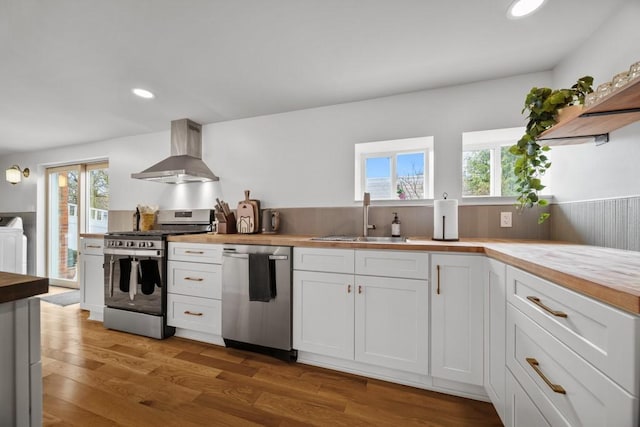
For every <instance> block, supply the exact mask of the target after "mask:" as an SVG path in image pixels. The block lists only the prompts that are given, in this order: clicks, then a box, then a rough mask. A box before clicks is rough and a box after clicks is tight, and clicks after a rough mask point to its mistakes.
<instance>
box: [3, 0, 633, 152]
mask: <svg viewBox="0 0 640 427" xmlns="http://www.w3.org/2000/svg"><path fill="white" fill-rule="evenodd" d="M624 1H625V0H607V1H602V0H547V2H546V3H545V5H544V6H543V7H542V9H541V10H539V11H538V12H536V13H535V14H534V15H532V16H530V17H528V18H526V19H519V20H510V19H507V18H506V14H505V13H506V10H507V7H508V6H509V3H510V0H491V1H486V0H485V1H477V0H476V1H474V0H447V1H443V0H440V1H436V0H269V1H264V0H135V1H132V0H110V1H100V0H56V1H50V0H0V58H2V66H0V154H6V153H11V152H18V151H32V150H40V149H44V148H49V147H55V146H61V145H70V144H77V143H84V142H91V141H100V140H105V139H109V138H115V137H120V136H127V135H138V134H143V133H148V132H156V131H162V130H167V129H169V126H170V121H171V120H174V119H179V118H184V117H188V118H191V119H193V120H195V121H197V122H200V123H203V124H206V123H213V122H218V121H225V120H233V119H239V118H245V117H252V116H258V115H264V114H272V113H280V112H286V111H292V110H299V109H304V108H311V107H318V106H323V105H332V104H338V103H344V102H350V101H357V100H363V99H370V98H376V97H381V96H387V95H392V94H398V93H403V92H410V91H416V90H421V89H429V88H435V87H442V86H448V85H455V84H461V83H467V82H473V81H479V80H486V79H492V78H498V77H503V76H509V75H515V74H521V73H528V72H533V71H542V70H550V69H552V68H553V67H554V66H555V65H556V64H557V63H558V62H559V61H560V60H561V59H562V58H563V57H564V56H566V55H568V54H570V52H571V50H572V49H574V48H576V47H577V46H578V45H580V44H581V43H583V42H584V41H585V40H586V39H587V38H588V37H589V35H590V34H591V33H592V32H593V31H595V30H596V29H597V28H598V27H599V26H600V25H601V24H602V23H603V22H604V21H605V20H606V19H607V18H608V17H609V16H610V15H611V14H612V13H613V12H614V11H615V10H616V8H617V7H619V6H620V4H621V3H623V2H624ZM573 23H579V24H578V25H574V24H573ZM133 87H143V88H146V89H149V90H151V91H152V92H154V93H155V94H156V98H155V99H153V100H145V99H141V98H137V97H135V96H134V95H132V94H131V88H133Z"/></svg>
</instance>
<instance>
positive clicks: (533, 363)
mask: <svg viewBox="0 0 640 427" xmlns="http://www.w3.org/2000/svg"><path fill="white" fill-rule="evenodd" d="M526 360H527V363H528V364H529V365H530V366H531V367H532V368H533V370H534V371H536V374H538V375H539V376H540V378H542V381H544V382H545V383H547V385H548V386H549V388H550V389H551V390H553V391H554V392H555V393H560V394H567V392H566V391H565V390H564V388H562V386H561V385H559V384H554V383H552V382H551V381H549V379H548V378H547V377H546V376H545V374H543V373H542V371H541V370H540V368H538V365H539V363H538V361H537V360H536V359H534V358H533V357H527V359H526Z"/></svg>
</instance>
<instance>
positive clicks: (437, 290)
mask: <svg viewBox="0 0 640 427" xmlns="http://www.w3.org/2000/svg"><path fill="white" fill-rule="evenodd" d="M436 271H437V272H438V286H437V288H436V294H438V295H440V264H438V265H436Z"/></svg>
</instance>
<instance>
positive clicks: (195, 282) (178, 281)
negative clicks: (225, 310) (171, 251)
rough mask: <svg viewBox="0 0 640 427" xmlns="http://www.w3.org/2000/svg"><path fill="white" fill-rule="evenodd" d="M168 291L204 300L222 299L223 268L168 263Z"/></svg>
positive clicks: (189, 263) (213, 265)
mask: <svg viewBox="0 0 640 427" xmlns="http://www.w3.org/2000/svg"><path fill="white" fill-rule="evenodd" d="M167 291H168V292H171V293H174V294H181V295H190V296H194V297H203V298H215V299H220V298H222V266H221V265H220V264H200V263H196V262H184V261H169V262H168V263H167Z"/></svg>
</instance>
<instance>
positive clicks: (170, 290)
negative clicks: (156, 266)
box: [166, 242, 224, 345]
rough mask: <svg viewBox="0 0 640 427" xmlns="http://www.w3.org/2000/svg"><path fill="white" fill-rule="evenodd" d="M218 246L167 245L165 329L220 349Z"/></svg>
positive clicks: (219, 261) (220, 274) (220, 252)
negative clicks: (166, 327)
mask: <svg viewBox="0 0 640 427" xmlns="http://www.w3.org/2000/svg"><path fill="white" fill-rule="evenodd" d="M221 264H222V245H215V244H206V243H180V242H169V256H168V261H167V280H166V282H167V325H169V326H174V327H175V328H176V336H179V337H184V338H190V339H195V340H199V341H204V342H209V343H213V344H218V345H224V343H223V340H222V338H221V336H220V335H221V332H222V328H221V325H222V301H221V300H222V265H221Z"/></svg>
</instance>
